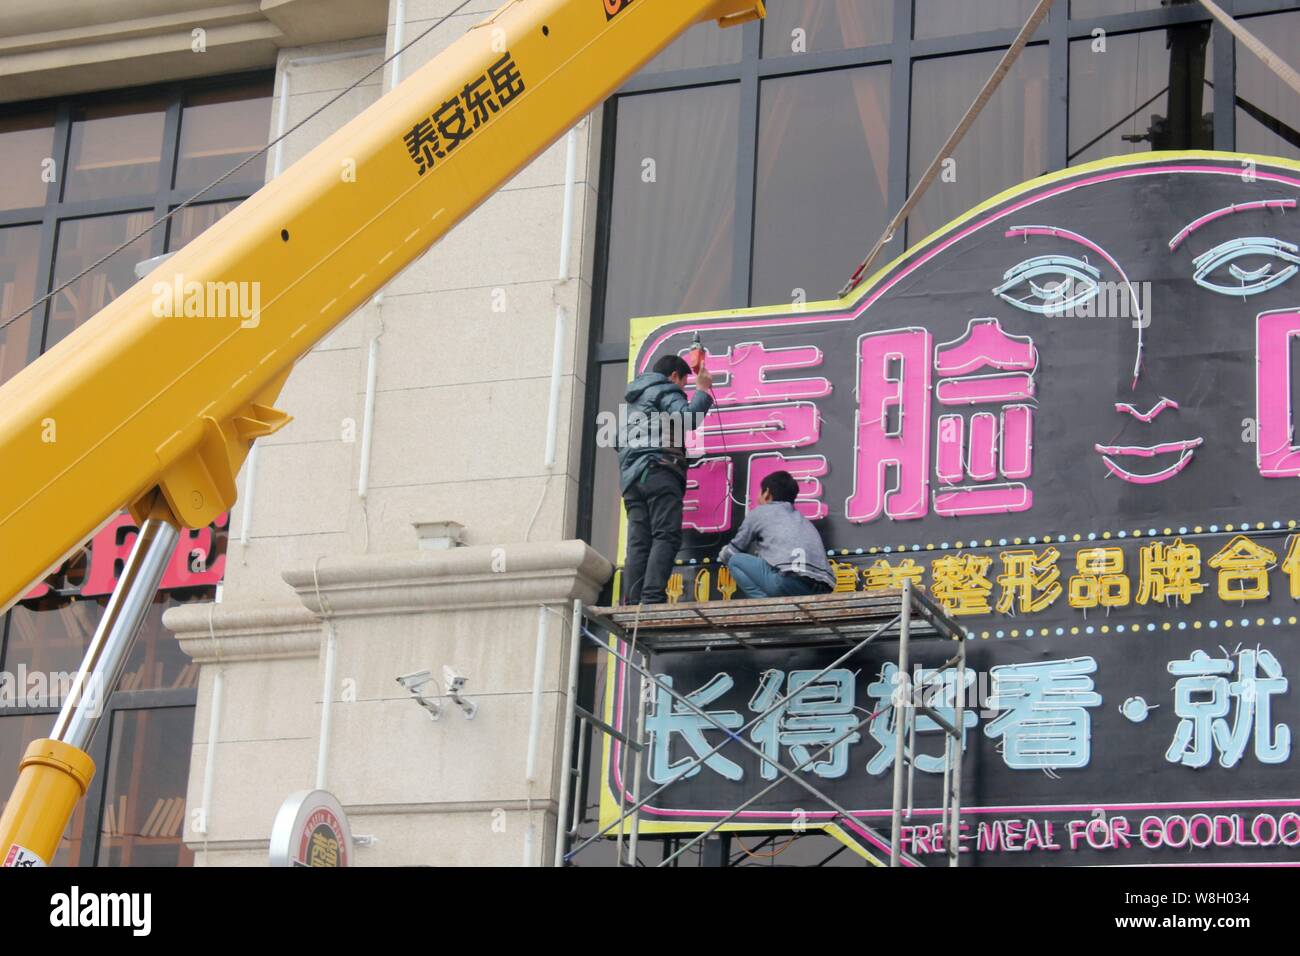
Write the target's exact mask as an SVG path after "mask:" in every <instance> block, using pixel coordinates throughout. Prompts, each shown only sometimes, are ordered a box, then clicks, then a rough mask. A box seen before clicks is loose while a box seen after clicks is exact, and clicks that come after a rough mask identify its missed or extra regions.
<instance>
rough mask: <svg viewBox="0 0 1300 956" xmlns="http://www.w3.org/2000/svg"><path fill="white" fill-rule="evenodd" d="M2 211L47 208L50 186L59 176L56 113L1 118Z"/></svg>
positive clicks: (0, 181) (0, 178) (0, 180)
mask: <svg viewBox="0 0 1300 956" xmlns="http://www.w3.org/2000/svg"><path fill="white" fill-rule="evenodd" d="M0 156H3V157H4V164H5V174H4V176H2V177H0V209H27V208H30V207H32V206H43V205H45V192H46V188H47V186H48V184H49V183H50V182H52V181H53V180H54V179H55V178H56V175H57V166H56V165H55V161H54V114H53V113H51V112H48V111H46V112H41V113H29V114H25V115H24V114H19V115H17V116H0Z"/></svg>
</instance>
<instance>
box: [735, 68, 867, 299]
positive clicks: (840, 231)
mask: <svg viewBox="0 0 1300 956" xmlns="http://www.w3.org/2000/svg"><path fill="white" fill-rule="evenodd" d="M757 186H758V188H757V189H756V190H755V197H754V274H753V297H752V298H753V301H754V302H756V303H760V302H761V303H764V304H766V303H776V302H791V301H796V300H798V299H799V297H800V296H802V297H803V301H815V300H818V299H825V298H831V297H834V296H835V295H836V294H837V293H838V292H839V289H840V287H841V286H842V285H843V284H844V280H845V278H846V277H847V276H848V275H849V273H851V272H852V271H853V268H854V266H856V265H857V263H858V262H859V260H861V258H862V250H863V247H864V245H866V244H868V243H870V242H871V241H872V240H873V239H874V238H875V237H876V236H878V235H880V233H881V231H882V230H883V229H884V228H885V225H886V223H887V222H888V219H889V213H888V211H887V209H886V199H887V197H888V192H889V67H887V66H872V67H865V68H860V69H856V70H835V71H833V72H825V73H806V74H803V75H800V76H792V77H781V78H778V79H772V80H767V81H765V82H764V83H763V89H762V96H761V99H760V106H759V120H758V175H757Z"/></svg>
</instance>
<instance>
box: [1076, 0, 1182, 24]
mask: <svg viewBox="0 0 1300 956" xmlns="http://www.w3.org/2000/svg"><path fill="white" fill-rule="evenodd" d="M1168 5H1169V3H1168V0H1070V16H1071V17H1073V18H1074V19H1076V20H1086V19H1088V18H1089V17H1105V16H1110V15H1111V14H1113V13H1138V12H1140V11H1142V10H1159V9H1160V8H1161V7H1162V6H1168Z"/></svg>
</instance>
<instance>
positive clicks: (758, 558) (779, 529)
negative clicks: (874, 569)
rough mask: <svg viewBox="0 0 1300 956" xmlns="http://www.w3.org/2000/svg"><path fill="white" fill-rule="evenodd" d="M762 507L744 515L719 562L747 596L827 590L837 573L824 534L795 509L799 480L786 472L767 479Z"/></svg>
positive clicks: (826, 591)
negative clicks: (832, 566)
mask: <svg viewBox="0 0 1300 956" xmlns="http://www.w3.org/2000/svg"><path fill="white" fill-rule="evenodd" d="M759 487H760V489H761V493H760V495H759V498H758V507H757V508H755V509H754V510H753V511H751V512H750V513H749V514H747V515H746V516H745V520H744V523H742V524H741V526H740V530H739V531H737V532H736V536H735V537H734V538H732V539H731V543H730V544H728V545H727V546H726V547H724V548H723V549H722V550H721V551H720V552H718V560H719V561H720V562H721V563H723V564H725V565H726V566H727V567H728V568H729V569H730V570H731V576H732V578H733V579H735V582H736V585H737V587H739V588H740V590H741V592H742V593H743V594H744V595H745V597H748V598H765V597H793V596H795V595H801V594H828V593H830V592H831V591H833V590H835V575H834V573H833V572H832V571H831V566H830V562H829V561H827V560H826V548H825V546H824V545H823V544H822V536H821V535H820V534H818V533H817V529H816V528H814V527H813V524H812V522H811V521H809V520H808V519H807V518H805V517H804V516H803V514H802V513H801V512H800V511H799V509H798V508H796V507H795V504H794V503H795V499H796V498H797V497H799V483H798V482H797V481H795V480H794V476H793V475H791V474H790V472H788V471H774V472H772V473H771V474H770V475H768V476H767V477H766V478H764V479H763V482H762V484H761V485H760V486H759Z"/></svg>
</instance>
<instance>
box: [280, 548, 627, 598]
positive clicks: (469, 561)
mask: <svg viewBox="0 0 1300 956" xmlns="http://www.w3.org/2000/svg"><path fill="white" fill-rule="evenodd" d="M613 570H614V569H613V566H612V565H611V564H610V563H609V562H608V561H606V560H605V559H604V558H603V557H601V556H600V554H599V553H597V552H596V551H594V550H592V549H591V547H589V546H588V545H587V544H586V543H585V542H583V541H558V542H545V543H536V544H509V545H500V546H496V547H489V546H476V547H469V548H453V549H448V550H441V551H411V552H398V553H390V554H370V555H339V556H335V557H328V558H322V559H320V560H319V561H317V562H316V563H315V564H314V565H306V566H300V567H295V568H290V569H288V570H286V571H285V572H284V574H283V577H284V580H285V581H286V582H288V584H289V586H290V587H292V588H293V589H294V590H295V591H297V592H298V596H299V598H301V600H302V603H303V604H304V605H305V606H306V607H307V608H308V609H309V610H310V611H313V612H315V613H318V614H320V613H328V614H332V615H334V616H336V617H349V616H366V615H372V614H375V613H376V612H381V613H384V614H413V613H417V612H420V611H452V610H474V609H491V608H501V607H528V606H534V605H537V604H543V603H550V602H556V601H572V600H573V599H574V598H580V599H581V600H583V601H584V602H590V601H594V600H595V598H596V595H597V594H599V593H600V589H601V587H602V585H604V583H605V582H606V581H607V580H609V576H610V575H611V574H612V573H613ZM318 589H319V596H318ZM322 604H323V605H324V607H322Z"/></svg>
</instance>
